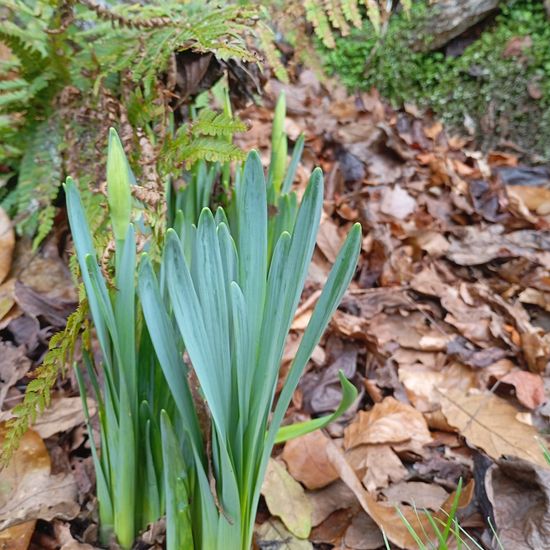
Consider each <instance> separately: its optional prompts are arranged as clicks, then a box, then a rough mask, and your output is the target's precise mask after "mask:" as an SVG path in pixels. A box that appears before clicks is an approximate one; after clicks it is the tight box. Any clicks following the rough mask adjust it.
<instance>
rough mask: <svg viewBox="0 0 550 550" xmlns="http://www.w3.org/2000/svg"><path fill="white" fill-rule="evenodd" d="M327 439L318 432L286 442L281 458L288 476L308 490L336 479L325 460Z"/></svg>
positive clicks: (323, 485)
mask: <svg viewBox="0 0 550 550" xmlns="http://www.w3.org/2000/svg"><path fill="white" fill-rule="evenodd" d="M328 440H329V438H328V437H327V436H326V435H325V434H324V433H323V432H322V431H320V430H317V431H315V432H311V433H309V434H307V435H303V436H301V437H297V438H295V439H291V440H290V441H287V443H286V444H285V448H284V450H283V453H282V454H281V458H282V459H283V460H284V461H285V463H286V465H287V468H288V471H289V473H290V475H292V477H293V478H294V479H296V480H297V481H300V482H301V483H303V484H304V485H305V486H306V487H307V488H308V489H311V490H313V489H320V488H322V487H325V486H326V485H329V484H330V483H332V482H333V481H335V480H336V479H338V473H337V472H336V470H335V469H334V468H333V467H332V465H331V464H330V462H329V461H328V459H327V455H326V446H327V442H328Z"/></svg>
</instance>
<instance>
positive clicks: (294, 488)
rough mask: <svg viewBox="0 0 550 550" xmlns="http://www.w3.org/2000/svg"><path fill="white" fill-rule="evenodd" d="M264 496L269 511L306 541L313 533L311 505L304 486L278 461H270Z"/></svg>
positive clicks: (263, 486)
mask: <svg viewBox="0 0 550 550" xmlns="http://www.w3.org/2000/svg"><path fill="white" fill-rule="evenodd" d="M262 495H263V496H264V498H265V502H266V504H267V507H268V508H269V511H270V512H271V513H272V514H273V515H274V516H277V517H279V518H281V520H282V522H283V523H284V524H285V526H286V527H287V529H288V530H289V531H290V532H291V533H292V534H293V535H296V536H297V537H298V538H301V539H305V538H307V537H308V536H309V533H310V531H311V514H312V511H311V504H310V502H309V500H308V498H307V497H306V495H305V493H304V489H303V488H302V486H301V485H300V484H299V483H298V482H297V481H295V480H294V479H293V478H292V477H291V476H290V474H289V473H288V472H287V471H286V469H285V467H284V466H283V465H282V464H281V463H280V462H278V461H276V460H274V459H272V458H271V459H270V460H269V463H268V466H267V471H266V474H265V479H264V482H263V485H262Z"/></svg>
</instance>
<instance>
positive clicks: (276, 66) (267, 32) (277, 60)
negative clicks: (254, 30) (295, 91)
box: [258, 21, 289, 84]
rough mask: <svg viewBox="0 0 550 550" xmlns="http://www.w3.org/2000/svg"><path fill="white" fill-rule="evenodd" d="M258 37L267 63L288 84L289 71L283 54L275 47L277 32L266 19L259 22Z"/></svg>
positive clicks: (278, 77)
mask: <svg viewBox="0 0 550 550" xmlns="http://www.w3.org/2000/svg"><path fill="white" fill-rule="evenodd" d="M258 39H259V41H260V48H261V50H262V51H263V53H264V55H265V60H266V62H267V64H268V65H269V66H270V67H271V69H272V71H273V73H274V74H275V76H276V77H277V79H278V80H280V81H281V82H284V83H285V84H288V82H289V80H288V72H287V70H286V68H285V66H284V65H283V63H282V61H281V55H280V53H279V51H278V50H277V48H276V47H275V34H274V32H273V30H272V29H271V28H270V27H269V25H267V24H266V23H265V22H264V21H259V23H258Z"/></svg>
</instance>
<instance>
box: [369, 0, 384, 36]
mask: <svg viewBox="0 0 550 550" xmlns="http://www.w3.org/2000/svg"><path fill="white" fill-rule="evenodd" d="M365 6H366V8H367V17H368V18H369V20H370V22H371V23H372V26H373V28H374V31H375V32H376V34H380V29H381V28H382V15H381V13H380V6H379V5H378V2H377V1H376V0H365Z"/></svg>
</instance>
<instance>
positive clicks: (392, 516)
mask: <svg viewBox="0 0 550 550" xmlns="http://www.w3.org/2000/svg"><path fill="white" fill-rule="evenodd" d="M327 454H328V456H329V459H330V461H331V462H332V465H333V466H334V468H335V469H336V470H338V473H339V474H340V477H341V479H342V481H344V483H346V485H347V486H348V487H349V488H350V489H351V490H352V491H353V493H354V494H355V496H356V497H357V500H358V501H359V503H360V504H361V506H362V508H363V510H365V512H366V513H367V514H368V515H369V516H370V517H371V518H372V519H373V520H374V521H375V522H376V524H377V525H378V526H379V527H380V529H382V530H383V531H384V532H385V533H386V536H387V537H388V539H389V540H390V541H391V542H393V543H394V544H396V545H397V546H399V547H401V548H404V549H405V550H413V549H414V550H417V548H418V546H417V544H416V542H415V540H414V538H413V537H412V535H411V534H410V532H409V530H408V529H407V526H406V525H405V523H404V522H403V521H402V519H401V517H400V515H399V513H398V512H397V510H396V509H395V507H393V506H391V505H388V504H384V503H380V502H377V501H376V500H375V499H374V497H373V496H372V495H371V494H370V493H369V492H368V491H366V490H365V489H363V487H362V485H361V482H360V481H359V479H358V477H357V476H356V474H355V472H354V471H353V468H352V467H351V466H350V465H349V464H348V462H347V461H346V459H345V457H344V454H343V452H342V451H341V450H340V449H339V448H338V447H337V446H336V445H329V446H328V447H327ZM473 489H474V487H473V482H470V483H469V484H468V485H467V486H466V487H465V488H464V489H463V491H462V493H461V496H460V499H459V508H462V507H464V506H465V505H467V504H468V503H469V502H470V501H471V499H472V496H473ZM454 498H455V495H454V493H453V494H452V495H449V498H448V499H447V501H446V502H445V503H444V505H443V510H449V508H450V505H451V503H452V501H453V499H454ZM401 513H402V514H403V515H404V516H405V517H406V518H407V520H408V521H409V523H410V524H411V525H412V526H413V528H415V530H416V531H417V532H418V533H423V532H425V533H432V532H433V531H432V530H431V528H430V526H429V521H428V519H427V517H426V516H425V514H424V513H422V512H421V511H417V510H413V509H411V508H408V507H403V508H401ZM440 515H441V517H442V518H444V517H445V512H441V513H440V514H434V517H436V518H438V517H439V516H440ZM433 538H435V537H433Z"/></svg>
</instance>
